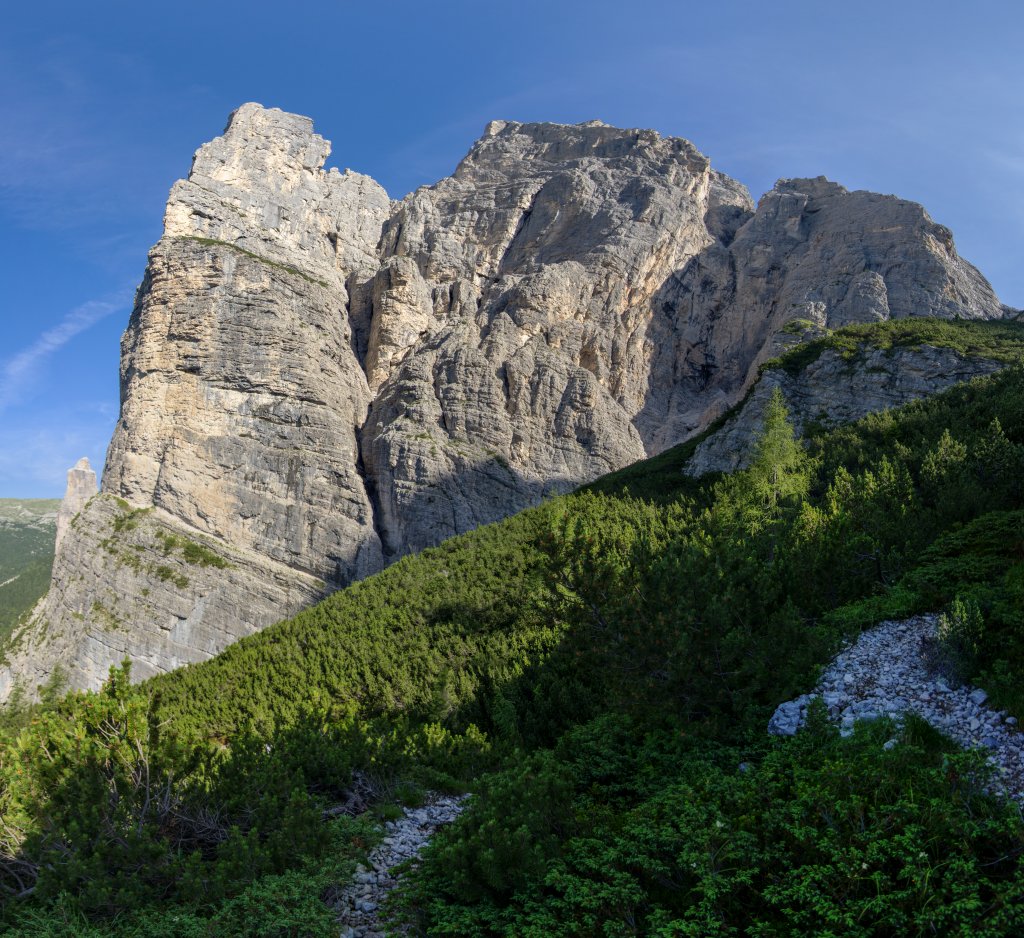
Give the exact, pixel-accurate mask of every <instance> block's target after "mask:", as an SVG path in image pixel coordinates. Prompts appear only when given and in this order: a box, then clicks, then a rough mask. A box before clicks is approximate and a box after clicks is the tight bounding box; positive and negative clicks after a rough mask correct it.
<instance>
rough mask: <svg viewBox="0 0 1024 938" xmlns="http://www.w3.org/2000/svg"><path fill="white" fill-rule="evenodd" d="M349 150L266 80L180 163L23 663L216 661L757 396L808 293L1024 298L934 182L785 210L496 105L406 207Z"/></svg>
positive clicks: (977, 304)
mask: <svg viewBox="0 0 1024 938" xmlns="http://www.w3.org/2000/svg"><path fill="white" fill-rule="evenodd" d="M328 153H329V144H328V143H327V142H326V141H325V140H323V139H322V138H321V137H319V136H317V135H316V134H315V133H314V132H313V127H312V123H311V121H310V120H309V119H308V118H305V117H300V116H297V115H292V114H286V113H284V112H282V111H279V110H274V109H266V108H263V107H261V106H260V105H256V104H246V105H244V106H243V107H241V108H239V109H238V110H237V111H236V112H235V113H234V114H233V115H232V116H231V119H230V121H229V123H228V127H227V129H226V130H225V132H224V134H223V135H222V136H221V137H218V138H217V139H215V140H213V141H212V142H210V143H208V144H205V145H204V146H203V147H201V148H200V149H199V151H198V152H197V153H196V155H195V159H194V161H193V165H192V169H191V172H190V173H189V176H188V178H187V179H186V180H183V181H180V182H178V183H176V184H175V186H174V187H173V189H172V190H171V195H170V199H169V201H168V205H167V211H166V215H165V225H164V235H163V237H162V238H161V239H160V241H159V243H158V244H157V245H156V246H155V247H154V248H153V250H152V252H151V254H150V258H149V264H148V267H147V270H146V273H145V276H144V278H143V282H142V285H141V287H140V288H139V291H138V294H137V297H136V303H135V308H134V310H133V312H132V316H131V320H130V322H129V324H128V328H127V330H126V332H125V334H124V338H123V340H122V362H121V415H120V420H119V422H118V424H117V428H116V430H115V433H114V437H113V440H112V441H111V444H110V449H109V451H108V454H107V462H106V467H105V469H104V473H103V482H102V492H103V496H102V497H101V498H99V499H94V500H93V501H92V502H90V503H89V504H88V505H87V506H85V507H84V509H83V510H81V511H79V512H78V513H77V520H76V523H75V524H74V526H73V528H69V529H68V531H67V533H66V535H65V539H64V544H63V546H62V550H61V551H60V554H59V556H58V560H57V563H56V565H55V570H54V581H53V589H51V593H50V597H49V598H48V600H47V602H46V605H45V608H44V609H43V610H42V612H41V613H40V614H39V615H38V616H37V617H36V619H35V620H34V622H33V623H32V624H30V625H29V626H27V627H26V629H25V630H24V631H23V636H22V638H23V641H22V643H21V645H20V647H21V648H22V649H27V651H24V652H19V653H18V654H17V655H14V656H13V657H11V661H10V662H9V665H8V671H7V673H6V674H3V675H0V684H5V686H8V687H9V686H10V685H11V684H12V682H13V681H14V680H17V679H21V680H23V681H24V682H25V683H26V684H30V685H31V684H34V683H35V682H37V681H38V680H39V679H42V678H44V677H45V675H46V674H48V673H49V672H50V671H51V670H52V668H53V667H54V665H55V664H57V663H61V664H62V665H63V666H64V667H65V668H66V670H67V671H68V673H69V674H70V675H71V680H72V683H74V684H75V685H76V686H94V685H95V684H96V683H97V682H98V681H99V680H100V679H101V678H102V676H103V674H104V673H105V671H106V669H107V667H108V666H109V665H110V664H111V663H116V662H119V661H120V660H121V658H122V657H124V656H125V655H126V654H128V655H129V656H130V657H132V658H133V659H134V660H135V661H136V664H137V666H136V671H135V675H136V676H137V677H142V676H145V675H146V674H150V673H155V672H158V671H160V670H165V669H167V668H169V667H176V666H178V665H180V664H183V663H186V662H189V661H199V660H203V659H204V658H207V657H209V656H210V655H212V654H215V653H216V652H217V651H219V650H220V649H222V648H223V647H224V646H225V645H226V644H228V643H229V642H231V641H232V640H234V639H235V638H237V637H239V636H241V635H245V634H248V633H249V632H252V631H254V630H256V629H259V628H262V627H264V626H266V625H268V624H270V623H271V622H273V621H275V620H276V619H279V618H282V617H283V616H285V615H288V614H290V613H292V612H294V611H296V610H297V609H298V608H301V607H302V606H304V605H307V604H308V603H310V602H312V601H314V600H315V599H316V598H317V597H319V596H322V595H324V594H325V593H326V592H329V591H330V590H332V589H335V588H337V587H339V586H342V585H344V584H346V583H349V582H351V581H352V580H354V579H357V578H359V577H362V576H366V575H367V574H369V573H372V572H374V571H376V570H379V569H381V567H382V566H383V565H384V564H386V563H387V562H389V560H391V559H393V558H395V557H398V556H400V555H402V554H405V553H408V552H411V551H416V550H419V549H421V548H423V547H427V546H429V545H433V544H437V543H438V542H439V541H441V540H442V539H444V538H446V537H448V536H451V535H453V534H457V533H460V532H463V531H466V530H469V529H471V528H473V527H475V526H477V525H480V524H484V523H486V522H489V521H494V520H497V519H499V518H502V517H505V516H506V515H508V514H511V513H512V512H515V511H517V510H519V509H522V508H524V507H527V506H529V505H532V504H535V503H537V502H538V501H539V500H540V499H541V498H543V497H544V496H545V495H546V494H549V493H552V492H559V491H566V490H568V489H571V488H573V487H575V486H577V485H579V484H580V483H583V482H587V481H589V480H591V479H594V478H595V477H597V476H599V475H602V474H603V473H606V472H608V471H610V470H613V469H616V468H619V467H621V466H623V465H626V464H628V463H630V462H633V461H635V460H637V459H641V458H643V457H644V456H647V455H651V454H654V453H657V452H659V451H660V450H662V449H664V448H666V447H668V446H670V445H673V444H675V443H678V442H680V441H682V440H684V439H686V438H687V437H689V436H691V435H693V434H694V433H696V432H698V431H700V430H701V429H703V428H704V427H706V426H707V425H708V423H710V422H711V421H712V420H714V419H715V418H716V417H718V416H719V415H721V414H722V413H723V412H724V411H725V410H726V409H727V408H728V407H730V406H731V405H732V404H734V403H735V402H736V401H737V400H739V399H740V397H741V396H742V395H743V394H744V393H745V392H746V390H747V389H748V387H749V386H750V384H751V382H752V381H753V379H754V377H755V375H756V371H757V367H758V366H759V364H760V363H761V362H762V361H763V360H764V359H765V358H766V357H767V356H768V355H769V354H770V351H771V349H772V348H773V337H774V336H775V335H776V333H777V332H778V331H779V330H780V328H781V327H782V326H784V325H785V324H786V323H787V322H790V321H791V320H793V319H805V320H809V321H811V322H813V323H816V324H817V325H819V326H836V325H842V324H846V323H850V322H868V321H873V320H876V319H884V318H899V317H904V316H944V317H952V316H962V317H968V318H985V317H997V316H1000V315H1002V314H1003V308H1002V307H1001V306H1000V304H999V302H998V300H997V299H996V297H995V296H994V294H993V292H992V290H991V288H990V287H989V285H988V283H987V282H986V281H985V279H984V278H983V277H982V276H981V275H980V274H979V273H978V272H977V271H976V270H975V269H974V268H973V267H971V266H970V265H969V264H967V263H966V262H964V261H963V260H962V259H961V258H959V257H958V256H957V254H956V252H955V250H954V247H953V242H952V238H951V236H950V234H949V232H948V230H946V229H945V228H943V227H942V226H940V225H936V224H935V223H933V222H932V221H931V220H930V219H929V218H928V215H927V214H926V213H925V211H924V210H923V209H922V208H921V207H920V206H918V205H915V204H914V203H911V202H905V201H902V200H900V199H896V198H893V197H889V196H879V195H874V194H872V193H865V192H847V191H846V190H844V189H843V188H842V187H840V186H838V185H836V184H834V183H831V182H828V181H827V180H824V179H812V180H786V181H783V182H780V183H779V184H778V185H777V186H776V187H775V189H773V190H772V191H771V192H769V193H768V194H767V195H765V196H764V197H763V198H762V199H761V201H760V203H759V204H758V205H756V206H755V205H754V203H753V202H752V200H751V199H750V197H749V195H748V193H747V191H746V190H745V189H744V187H743V186H742V185H740V184H739V183H737V182H735V181H734V180H732V179H729V178H728V177H727V176H724V175H723V174H721V173H719V172H717V171H716V170H714V169H713V168H712V167H711V164H710V162H709V160H708V158H707V157H705V156H704V155H703V154H701V153H700V152H699V151H698V150H697V149H696V148H695V147H694V146H693V145H692V144H690V143H688V142H687V141H685V140H681V139H676V138H666V137H661V136H659V135H658V134H657V133H654V132H653V131H649V130H622V129H618V128H614V127H609V126H607V125H605V124H602V123H600V122H597V121H592V122H589V123H585V124H577V125H571V126H567V125H556V124H520V123H515V122H511V121H495V122H493V123H491V124H489V125H488V127H487V128H486V129H485V131H484V134H483V136H482V137H481V138H480V140H478V141H477V142H476V143H475V144H474V145H473V147H472V149H471V150H470V152H469V154H468V155H467V156H466V157H465V159H464V160H463V161H462V162H461V163H460V164H459V166H458V167H457V169H456V170H455V172H454V173H453V174H452V175H451V176H450V177H448V178H446V179H443V180H441V181H440V182H438V183H437V184H436V185H434V186H430V187H423V188H421V189H418V190H417V191H416V192H414V193H412V194H411V195H409V196H407V197H406V198H405V199H403V200H402V201H400V202H393V201H391V200H390V199H389V197H388V195H387V193H386V192H385V191H384V189H383V188H382V187H381V186H379V185H378V184H377V183H375V182H374V181H373V180H372V179H370V178H368V177H366V176H362V175H359V174H357V173H352V172H349V171H346V172H344V173H339V172H337V171H336V170H330V171H325V170H324V169H323V167H324V162H325V160H326V157H327V155H328ZM118 500H121V501H118ZM125 518H127V520H123V519H125ZM115 529H116V530H115ZM126 538H127V539H128V540H129V541H130V542H131V543H130V546H129V547H126V546H125V545H124V544H121V543H120V540H124V539H126ZM168 543H174V544H177V546H172V547H169V548H166V550H165V545H166V544H168ZM189 544H191V545H194V546H193V547H187V546H183V545H189ZM72 545H73V546H72ZM126 550H130V553H125V551H126ZM208 554H209V555H212V556H215V557H217V558H219V561H221V562H222V563H214V562H212V561H211V562H210V563H207V564H205V565H204V563H203V562H202V559H209V557H208ZM132 555H134V556H135V557H136V559H137V560H138V562H137V563H136V562H134V561H132V560H131V559H130V558H131V557H132ZM126 558H129V559H126ZM189 558H192V559H191V560H190V559H189ZM197 558H199V559H197ZM167 570H170V571H172V572H171V573H167V572H166V571H167ZM0 693H3V691H0Z"/></svg>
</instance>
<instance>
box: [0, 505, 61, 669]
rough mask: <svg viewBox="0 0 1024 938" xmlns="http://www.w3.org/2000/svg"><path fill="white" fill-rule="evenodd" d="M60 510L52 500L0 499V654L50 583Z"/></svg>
mask: <svg viewBox="0 0 1024 938" xmlns="http://www.w3.org/2000/svg"><path fill="white" fill-rule="evenodd" d="M59 508H60V501H59V500H58V499H53V498H29V499H20V498H0V653H2V651H3V645H4V641H5V640H6V638H7V636H8V635H9V634H10V631H11V629H12V628H13V627H14V625H15V624H16V623H17V621H18V620H19V619H20V618H21V616H22V615H24V614H25V613H27V612H28V611H30V610H31V609H32V607H33V606H35V604H36V603H37V602H38V601H39V599H40V598H41V597H42V596H43V594H44V593H45V592H46V590H47V587H48V586H49V584H50V570H51V567H52V566H53V545H54V538H55V536H56V529H57V511H58V509H59Z"/></svg>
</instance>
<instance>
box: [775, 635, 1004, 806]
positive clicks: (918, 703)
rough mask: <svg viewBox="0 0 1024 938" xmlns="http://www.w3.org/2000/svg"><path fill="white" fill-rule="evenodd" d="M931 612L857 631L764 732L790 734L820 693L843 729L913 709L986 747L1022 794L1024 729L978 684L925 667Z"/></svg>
mask: <svg viewBox="0 0 1024 938" xmlns="http://www.w3.org/2000/svg"><path fill="white" fill-rule="evenodd" d="M937 624H938V616H917V617H915V618H912V619H905V620H903V621H901V622H883V623H882V624H881V625H879V626H877V627H876V628H873V629H871V630H870V631H868V632H864V633H863V634H862V635H861V636H860V638H858V639H857V641H856V642H855V643H854V644H852V645H850V646H848V647H847V648H846V649H844V650H843V652H842V653H841V654H839V655H838V656H837V657H836V659H835V660H834V661H833V662H832V664H831V665H830V666H829V668H828V670H827V671H826V672H825V673H824V675H823V676H822V679H821V683H820V684H819V685H818V687H817V688H816V689H815V691H814V692H813V693H811V694H804V695H803V696H801V697H798V698H797V699H796V700H790V701H787V702H786V703H783V704H780V705H779V708H778V709H777V710H776V711H775V714H774V716H772V718H771V720H770V721H769V723H768V732H769V733H772V734H774V735H777V736H791V735H792V734H793V733H795V732H796V731H797V729H798V728H799V726H800V725H801V724H802V723H803V721H804V718H805V716H806V711H807V705H808V704H809V703H810V702H811V700H813V699H814V698H815V697H821V698H822V699H823V700H824V702H825V705H826V706H827V707H828V712H829V715H830V716H831V717H832V719H834V720H837V721H839V723H840V727H841V729H840V732H842V733H843V734H844V735H845V734H849V733H851V732H852V731H853V723H854V720H864V719H874V718H877V717H879V716H891V717H899V716H900V715H901V714H903V713H906V712H908V711H909V712H912V713H916V714H919V715H920V716H921V717H923V718H924V719H925V720H927V721H928V722H929V723H930V724H931V725H932V726H934V727H935V728H936V729H938V730H940V731H941V732H943V733H945V734H946V735H947V736H949V737H951V738H952V739H954V740H956V741H957V742H958V743H960V744H961V745H962V746H964V747H967V748H970V747H982V748H985V749H987V750H989V758H990V760H991V761H992V763H993V764H994V765H996V767H997V768H998V770H999V773H1000V775H1001V776H1002V781H1003V785H1004V787H1005V789H1006V791H1007V792H1008V793H1009V794H1010V795H1011V796H1012V797H1013V798H1016V799H1017V800H1024V734H1022V733H1020V732H1019V731H1018V728H1017V719H1016V717H1013V716H1008V715H1007V714H1006V712H1005V711H995V710H991V709H989V708H988V707H987V706H985V701H986V700H987V699H988V695H987V694H986V693H985V691H983V690H981V689H980V688H975V687H970V686H963V687H950V686H949V685H948V684H947V683H946V681H945V680H943V679H942V678H941V677H937V676H935V675H934V674H932V673H930V672H929V670H928V667H927V666H926V664H925V658H924V648H925V646H926V644H927V642H928V641H929V640H930V639H934V638H935V635H936V628H937Z"/></svg>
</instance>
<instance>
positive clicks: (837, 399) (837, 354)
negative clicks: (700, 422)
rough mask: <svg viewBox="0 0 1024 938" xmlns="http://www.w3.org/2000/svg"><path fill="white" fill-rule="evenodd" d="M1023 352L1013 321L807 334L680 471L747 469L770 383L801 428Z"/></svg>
mask: <svg viewBox="0 0 1024 938" xmlns="http://www.w3.org/2000/svg"><path fill="white" fill-rule="evenodd" d="M1021 358H1024V327H1022V324H1020V323H1016V322H975V323H956V324H947V323H941V322H936V321H934V320H913V321H902V322H887V323H878V324H875V325H868V326H860V327H851V328H848V329H845V330H843V331H842V332H841V333H839V334H836V335H831V334H829V335H824V336H821V337H818V338H810V339H809V340H808V341H806V342H804V343H801V344H799V345H798V346H797V347H796V348H794V349H791V350H790V351H788V352H786V353H784V354H783V355H782V356H780V357H779V358H776V359H772V360H771V361H769V362H766V363H765V365H764V367H763V369H762V371H761V374H760V376H759V377H758V379H757V381H756V382H755V384H754V386H753V387H752V388H751V390H750V393H749V394H748V395H747V397H746V398H745V399H744V401H743V404H742V406H741V407H739V408H738V409H737V410H736V411H734V412H733V413H732V414H730V416H729V418H728V420H726V421H725V422H724V424H723V426H722V427H721V428H719V429H717V430H716V431H715V432H714V433H713V434H711V435H710V436H707V437H706V438H704V439H702V440H701V441H700V443H699V445H698V446H697V448H696V450H695V451H694V453H693V456H692V457H691V458H690V459H689V461H688V462H687V464H686V469H685V471H686V472H687V474H689V475H693V476H700V475H703V474H704V473H707V472H731V471H733V470H734V469H742V468H746V467H747V466H748V465H749V464H750V459H751V458H752V452H753V451H752V443H753V441H754V439H756V437H757V436H758V434H759V433H760V432H761V427H762V415H763V414H764V412H765V408H766V406H767V404H768V401H769V400H770V398H771V396H772V393H773V391H774V390H775V388H779V389H780V390H781V391H782V396H783V398H784V399H785V401H786V404H787V406H788V408H789V411H790V419H791V420H792V422H793V425H794V428H795V429H796V431H797V432H798V433H802V432H803V431H805V430H806V429H808V428H810V427H811V426H812V425H815V426H818V427H832V426H836V425H837V424H842V423H850V422H852V421H855V420H859V419H860V418H861V417H865V416H867V415H868V414H870V413H876V412H878V411H884V410H888V409H889V408H892V407H898V406H900V405H902V404H906V403H908V402H909V401H914V400H919V399H920V398H923V397H927V396H928V395H930V394H937V393H938V392H939V391H942V390H945V389H946V388H948V387H950V386H951V385H954V384H958V383H960V382H962V381H969V380H970V379H971V378H977V377H980V376H982V375H988V374H992V373H993V372H994V371H998V370H999V369H1000V368H1004V367H1006V366H1007V365H1009V364H1011V363H1012V362H1015V361H1019V360H1020V359H1021Z"/></svg>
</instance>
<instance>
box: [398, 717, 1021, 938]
mask: <svg viewBox="0 0 1024 938" xmlns="http://www.w3.org/2000/svg"><path fill="white" fill-rule="evenodd" d="M616 724H618V726H617V725H616ZM678 734H679V730H678V729H676V730H674V731H673V730H672V729H671V728H669V727H665V728H663V729H661V730H660V731H657V732H654V733H651V732H648V734H647V735H646V736H644V735H643V732H642V729H641V727H639V726H629V725H628V724H625V723H623V721H622V720H621V718H615V719H612V718H608V717H605V718H602V719H601V720H600V721H598V722H597V723H595V724H593V725H592V726H589V727H583V728H581V729H579V730H575V731H573V732H572V733H570V734H569V735H568V736H567V737H566V738H565V739H563V740H562V741H561V742H560V743H559V746H558V747H557V748H556V749H555V750H551V751H546V752H542V753H536V754H533V755H530V756H522V757H520V759H519V761H518V762H517V763H516V764H514V765H512V766H511V767H509V768H508V769H506V770H505V771H504V772H502V773H501V774H499V775H497V776H491V777H488V778H487V779H484V780H483V782H482V783H481V786H480V793H479V794H478V796H477V797H476V798H475V799H474V801H473V803H472V805H471V807H470V809H469V810H468V811H467V812H466V814H465V815H464V816H463V817H462V818H461V819H460V820H459V821H458V822H457V823H456V824H455V825H454V826H453V827H452V828H451V829H450V830H448V831H446V832H443V833H442V834H441V835H440V836H439V837H438V838H437V839H436V840H435V842H434V843H433V844H432V845H431V847H430V848H429V849H428V853H427V855H426V861H425V865H424V868H423V870H422V871H421V872H420V873H419V875H418V876H417V877H416V879H415V881H414V882H413V883H408V884H407V885H406V887H405V889H404V896H402V897H401V899H400V900H399V901H398V903H397V905H398V908H397V909H396V913H397V914H398V915H399V916H401V917H404V918H406V919H407V920H413V921H416V922H418V924H420V926H421V927H425V933H426V934H428V935H432V936H442V935H443V936H455V935H541V934H543V935H552V936H570V935H572V936H576V935H653V934H664V935H692V936H705V935H727V934H750V935H777V934H786V935H806V934H815V935H824V934H836V935H839V934H842V935H853V936H857V935H863V936H870V935H877V934H901V935H915V934H916V935H925V934H936V933H938V934H968V933H969V934H971V935H992V936H995V935H1005V934H1009V933H1011V932H1013V931H1014V930H1015V929H1016V928H1019V927H1020V925H1021V924H1022V922H1024V907H1022V905H1021V903H1020V899H1019V890H1020V888H1021V885H1022V882H1024V877H1022V873H1021V868H1020V865H1019V862H1018V858H1019V855H1020V852H1021V850H1022V849H1024V842H1022V839H1021V829H1020V825H1019V821H1018V819H1017V818H1016V812H1015V811H1014V809H1013V808H1012V807H1011V806H1008V805H1006V804H1005V803H1001V802H999V801H997V800H996V799H994V798H992V797H990V796H987V795H986V794H985V793H984V785H985V781H986V778H987V777H988V776H987V770H986V768H985V766H984V760H983V759H982V758H980V757H978V756H976V755H973V754H969V753H960V752H955V751H951V750H949V749H948V748H946V746H945V745H943V743H942V741H941V740H940V739H937V738H936V734H934V733H933V732H930V731H929V729H928V728H927V727H926V726H923V727H922V725H920V724H917V723H915V722H914V721H908V725H907V726H906V727H905V728H904V729H903V731H902V732H901V731H899V730H898V729H896V728H895V727H893V726H892V725H891V724H889V723H888V722H886V721H879V722H877V723H874V724H869V725H861V726H859V727H858V730H857V732H856V734H855V735H854V736H853V737H852V738H851V739H848V740H844V739H841V738H840V737H839V736H838V733H837V732H836V731H835V730H834V729H832V728H830V727H827V726H825V725H823V723H822V722H821V720H820V719H819V721H818V723H817V725H816V726H814V727H813V728H812V729H811V730H810V731H809V732H806V733H803V734H801V735H800V736H798V737H796V738H795V739H793V740H789V741H786V742H785V743H780V744H778V745H777V746H775V747H772V748H770V749H767V751H765V752H763V753H760V754H758V757H757V758H756V760H755V759H750V761H745V762H744V763H743V765H744V767H745V768H746V771H740V770H738V768H737V766H738V765H739V764H740V758H741V756H740V753H738V752H736V751H730V750H714V749H713V748H712V749H711V750H708V749H707V748H706V747H700V748H698V747H694V746H687V745H685V744H683V743H681V742H680V741H679V739H680V737H679V735H678ZM889 738H896V739H897V740H898V741H899V744H898V745H897V746H896V747H895V748H893V749H892V750H891V751H885V750H884V749H883V748H882V744H883V743H884V742H885V741H886V740H887V739H889ZM652 769H653V771H652Z"/></svg>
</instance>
